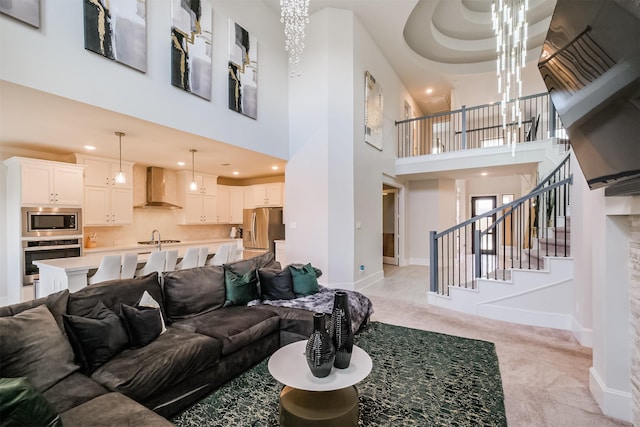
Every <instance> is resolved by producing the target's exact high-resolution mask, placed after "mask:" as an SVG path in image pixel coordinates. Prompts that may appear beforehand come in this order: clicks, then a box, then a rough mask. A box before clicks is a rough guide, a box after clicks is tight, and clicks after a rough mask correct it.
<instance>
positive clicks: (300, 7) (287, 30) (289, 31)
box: [280, 0, 309, 77]
mask: <svg viewBox="0 0 640 427" xmlns="http://www.w3.org/2000/svg"><path fill="white" fill-rule="evenodd" d="M280 8H281V10H280V22H282V23H283V24H284V35H285V50H286V51H287V52H289V63H290V64H291V74H290V75H291V77H294V76H296V75H298V76H299V75H300V73H299V71H298V63H299V62H300V55H302V51H303V50H304V27H305V26H306V25H307V24H308V23H309V0H280Z"/></svg>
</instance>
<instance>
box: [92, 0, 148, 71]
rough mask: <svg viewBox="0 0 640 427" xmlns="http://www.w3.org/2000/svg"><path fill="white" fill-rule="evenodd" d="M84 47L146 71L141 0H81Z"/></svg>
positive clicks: (142, 2) (142, 4)
mask: <svg viewBox="0 0 640 427" xmlns="http://www.w3.org/2000/svg"><path fill="white" fill-rule="evenodd" d="M83 2H84V48H85V49H87V50H90V51H92V52H95V53H98V54H100V55H102V56H104V57H107V58H109V59H113V60H115V61H117V62H120V63H121V64H125V65H128V66H129V67H131V68H135V69H136V70H139V71H142V72H146V71H147V35H146V32H147V19H146V3H145V0H84V1H83Z"/></svg>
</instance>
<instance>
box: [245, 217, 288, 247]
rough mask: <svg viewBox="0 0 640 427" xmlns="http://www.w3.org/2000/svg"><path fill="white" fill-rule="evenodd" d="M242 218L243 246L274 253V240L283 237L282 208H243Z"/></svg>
mask: <svg viewBox="0 0 640 427" xmlns="http://www.w3.org/2000/svg"><path fill="white" fill-rule="evenodd" d="M242 219H243V221H242V243H243V245H244V248H245V249H249V250H252V249H253V250H258V251H264V252H273V253H275V243H274V240H280V239H284V224H283V223H282V208H255V209H245V210H244V211H243V218H242Z"/></svg>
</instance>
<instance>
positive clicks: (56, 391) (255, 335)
mask: <svg viewBox="0 0 640 427" xmlns="http://www.w3.org/2000/svg"><path fill="white" fill-rule="evenodd" d="M279 267H280V266H279V264H278V263H275V262H274V260H273V255H272V254H266V255H264V256H260V257H257V258H252V259H250V260H243V261H237V262H235V263H231V264H227V265H225V266H224V267H220V266H206V267H200V268H194V269H188V270H179V271H174V272H170V273H164V274H162V275H161V276H159V275H158V274H157V273H152V274H150V275H148V276H144V277H141V278H136V279H127V280H114V281H109V282H103V283H99V284H95V285H91V286H88V287H86V288H84V289H82V290H80V291H78V292H74V293H69V292H68V291H61V292H58V293H56V294H52V295H49V296H48V297H45V298H40V299H38V300H34V301H30V302H25V303H21V304H15V305H12V306H6V307H0V376H1V377H3V378H6V377H27V378H29V380H30V381H31V382H32V383H33V386H34V388H35V389H36V390H37V392H36V393H41V395H42V396H44V398H46V401H48V403H49V405H50V407H51V408H52V409H53V410H54V411H55V412H56V413H57V414H59V416H60V420H61V421H62V423H63V424H64V426H88V425H91V426H102V425H104V426H107V425H109V426H111V425H136V426H161V425H171V423H170V422H169V421H167V419H166V418H168V417H170V416H172V415H174V414H177V413H178V412H180V411H181V410H183V409H185V408H186V407H188V406H190V405H191V404H193V403H194V402H196V401H197V400H199V399H201V398H203V397H204V396H206V395H207V394H209V393H210V392H211V391H213V390H214V389H215V388H217V387H219V386H220V385H222V384H223V383H225V382H226V381H228V380H229V379H231V378H233V377H234V376H236V375H238V374H240V373H242V372H244V371H245V370H247V369H249V368H250V367H252V366H254V365H255V364H257V363H258V362H260V361H261V360H263V359H264V358H265V357H267V356H269V355H271V354H272V353H273V352H274V351H275V350H277V349H278V348H279V347H280V346H281V345H284V344H287V343H288V342H291V341H295V340H299V339H306V338H307V337H308V336H309V335H310V334H311V332H312V328H313V319H312V318H313V312H311V311H307V310H301V309H295V308H283V307H271V306H266V305H258V306H252V307H249V306H246V305H240V306H235V305H229V301H228V300H227V299H226V297H227V295H226V292H225V271H227V270H228V271H233V272H235V273H236V274H238V275H244V274H247V273H248V272H250V271H256V270H258V269H261V268H279ZM145 292H146V293H147V294H148V295H147V296H146V297H148V296H151V298H152V299H153V300H154V301H155V302H157V303H158V306H159V310H160V313H161V314H162V319H163V320H164V323H165V324H166V325H167V326H166V331H164V332H163V333H161V334H160V335H159V336H157V337H155V338H154V339H153V340H152V341H151V342H149V343H148V344H146V345H143V346H135V345H132V344H131V342H129V343H128V344H127V345H126V346H124V347H122V348H120V349H119V350H117V351H116V353H115V354H114V355H113V356H112V357H110V358H109V359H108V360H106V362H104V363H99V364H98V365H96V364H95V363H94V366H93V369H92V370H90V371H88V370H87V365H86V364H85V362H87V361H88V360H89V359H90V357H89V356H91V355H89V356H87V358H86V360H85V359H82V360H79V359H78V352H79V351H80V350H78V349H79V348H80V349H82V347H81V346H80V347H79V345H80V344H78V341H79V340H78V336H77V335H78V330H77V329H74V328H70V326H69V325H70V322H72V321H74V320H77V319H80V320H82V322H85V323H86V322H89V323H88V324H89V325H90V327H92V326H91V325H92V324H91V323H90V322H93V320H86V319H87V318H91V317H92V316H93V317H96V313H103V314H104V313H105V312H108V311H109V310H110V311H112V312H113V313H115V314H116V315H117V316H118V317H119V318H122V316H123V313H122V312H123V310H125V308H124V306H128V307H136V305H137V304H138V303H140V301H141V298H142V297H143V295H144V294H145ZM100 303H101V304H103V305H104V307H106V309H105V308H104V307H102V305H101V304H100ZM43 307H46V308H47V309H48V310H44V309H43ZM97 307H102V308H101V310H103V311H102V312H100V310H98V311H96V310H97ZM139 308H140V310H142V307H139ZM107 309H108V310H107ZM127 310H128V309H127ZM156 314H157V310H156ZM100 316H101V314H98V315H97V317H99V318H100V319H103V318H102V317H100ZM112 317H113V316H111V317H108V316H107V317H104V319H110V318H112ZM127 319H128V318H127ZM136 321H137V320H136ZM97 322H98V323H100V322H102V323H100V325H101V327H102V326H103V323H104V322H107V323H108V320H100V321H97ZM127 322H129V323H127ZM127 322H124V323H125V324H126V325H127V331H128V332H129V336H131V327H135V325H133V324H132V323H130V322H131V321H130V320H127ZM81 324H82V323H81ZM131 325H133V326H131ZM56 326H57V328H56ZM130 326H131V327H130ZM38 331H40V332H38ZM143 332H144V331H143ZM80 333H82V330H80ZM95 336H99V335H95ZM117 336H118V334H116V333H114V332H108V333H105V335H104V337H103V338H102V339H103V340H104V342H98V343H97V344H96V343H91V344H93V345H95V348H97V349H98V350H97V352H99V351H102V350H104V349H105V348H107V349H109V346H115V347H114V348H118V347H117V345H116V344H117V343H114V342H113V341H116V338H115V337H117ZM90 338H92V339H93V338H94V335H90ZM96 339H97V338H96ZM80 341H81V340H80ZM25 348H26V350H25ZM34 350H36V351H34ZM74 350H75V351H74ZM80 353H82V351H80ZM87 363H88V362H87ZM0 392H2V389H1V388H0ZM52 425H55V424H52Z"/></svg>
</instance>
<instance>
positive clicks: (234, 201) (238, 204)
mask: <svg viewBox="0 0 640 427" xmlns="http://www.w3.org/2000/svg"><path fill="white" fill-rule="evenodd" d="M229 190H230V194H229V224H242V210H243V209H244V187H229Z"/></svg>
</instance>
